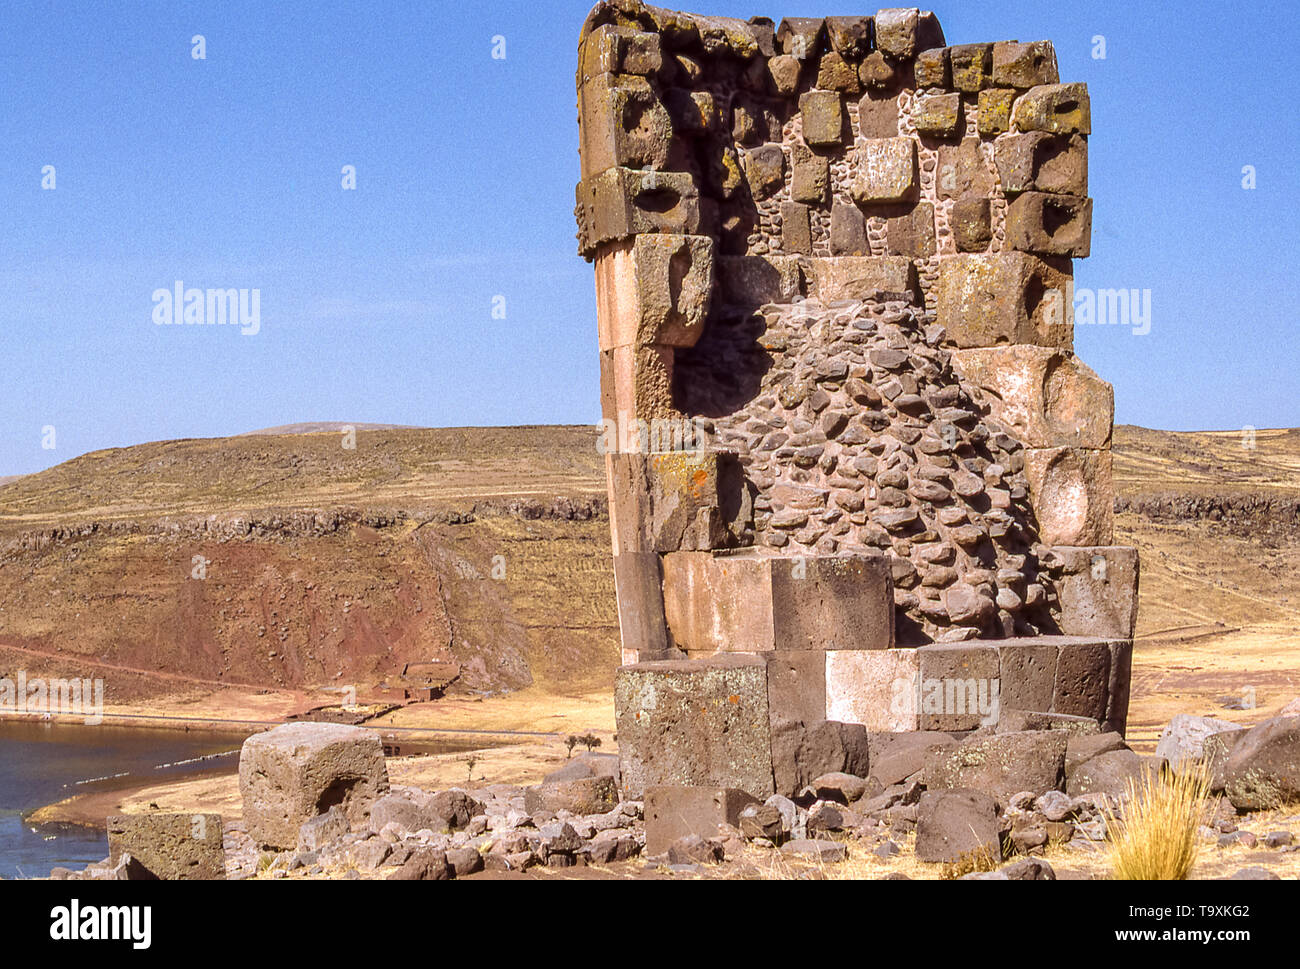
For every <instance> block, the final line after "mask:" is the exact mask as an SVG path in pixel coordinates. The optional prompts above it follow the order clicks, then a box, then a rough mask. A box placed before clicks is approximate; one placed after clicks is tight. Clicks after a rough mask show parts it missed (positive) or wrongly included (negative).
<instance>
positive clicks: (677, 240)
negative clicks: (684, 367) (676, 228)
mask: <svg viewBox="0 0 1300 969" xmlns="http://www.w3.org/2000/svg"><path fill="white" fill-rule="evenodd" d="M713 249H714V242H713V240H712V239H711V238H709V237H708V236H679V235H668V234H653V235H639V236H636V237H635V238H634V239H630V240H627V241H626V242H623V243H621V244H618V245H615V246H611V247H609V248H608V249H606V250H605V251H604V252H602V253H601V255H600V256H599V257H598V258H597V259H596V319H597V322H598V325H599V330H600V348H601V350H612V349H614V348H615V347H620V346H656V345H657V346H671V347H692V346H694V345H695V344H696V343H697V342H698V341H699V339H700V336H701V335H702V334H703V333H704V322H705V320H706V319H707V318H708V313H709V305H710V301H711V298H712V295H713Z"/></svg>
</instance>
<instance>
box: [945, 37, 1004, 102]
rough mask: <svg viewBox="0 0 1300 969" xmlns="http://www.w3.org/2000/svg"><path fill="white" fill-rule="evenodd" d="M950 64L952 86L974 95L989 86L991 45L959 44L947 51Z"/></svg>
mask: <svg viewBox="0 0 1300 969" xmlns="http://www.w3.org/2000/svg"><path fill="white" fill-rule="evenodd" d="M948 57H949V60H950V61H951V63H952V86H953V87H955V88H956V89H957V90H958V91H964V92H965V93H967V94H975V93H976V92H978V91H982V90H983V89H984V88H986V87H988V86H989V78H990V75H991V73H992V69H993V45H992V44H959V45H958V46H956V47H952V48H950V49H949V51H948Z"/></svg>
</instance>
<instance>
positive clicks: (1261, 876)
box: [1229, 868, 1282, 882]
mask: <svg viewBox="0 0 1300 969" xmlns="http://www.w3.org/2000/svg"><path fill="white" fill-rule="evenodd" d="M1281 880H1282V879H1281V876H1279V875H1278V874H1277V872H1274V871H1269V870H1268V869H1267V868H1241V869H1239V870H1238V871H1236V872H1235V873H1234V874H1233V875H1231V876H1230V878H1229V881H1234V882H1276V881H1281Z"/></svg>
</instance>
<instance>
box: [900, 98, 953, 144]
mask: <svg viewBox="0 0 1300 969" xmlns="http://www.w3.org/2000/svg"><path fill="white" fill-rule="evenodd" d="M912 123H913V124H914V125H915V126H916V130H917V131H918V132H920V133H921V134H923V135H930V136H931V137H934V138H952V137H954V136H956V135H957V134H959V133H960V128H961V125H962V110H961V95H960V94H922V95H920V96H919V97H917V99H916V105H915V107H913V109H912Z"/></svg>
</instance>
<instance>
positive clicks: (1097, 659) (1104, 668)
mask: <svg viewBox="0 0 1300 969" xmlns="http://www.w3.org/2000/svg"><path fill="white" fill-rule="evenodd" d="M1110 664H1111V648H1110V643H1108V642H1104V641H1101V642H1098V641H1095V640H1091V641H1090V640H1086V639H1083V640H1079V639H1062V641H1061V650H1060V653H1059V654H1058V655H1057V659H1056V688H1055V691H1054V695H1053V697H1052V711H1053V712H1054V713H1066V714H1070V715H1071V716H1076V717H1089V718H1091V719H1093V720H1096V721H1098V722H1101V721H1104V720H1105V719H1106V715H1107V712H1108V711H1109V709H1110V705H1109V700H1110Z"/></svg>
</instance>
